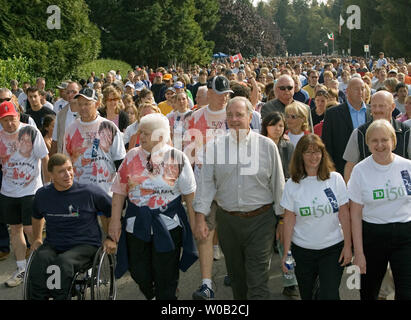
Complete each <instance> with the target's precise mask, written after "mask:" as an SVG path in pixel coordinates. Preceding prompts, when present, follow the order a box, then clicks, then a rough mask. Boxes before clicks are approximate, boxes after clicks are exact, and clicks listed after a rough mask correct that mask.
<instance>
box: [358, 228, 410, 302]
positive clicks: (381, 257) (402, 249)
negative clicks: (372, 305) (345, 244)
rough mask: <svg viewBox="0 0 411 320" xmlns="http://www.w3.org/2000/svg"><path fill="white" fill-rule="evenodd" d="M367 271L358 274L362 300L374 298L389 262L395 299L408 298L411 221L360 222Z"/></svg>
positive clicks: (376, 295)
mask: <svg viewBox="0 0 411 320" xmlns="http://www.w3.org/2000/svg"><path fill="white" fill-rule="evenodd" d="M362 233H363V249H364V255H365V261H366V268H367V270H366V271H367V273H366V274H364V275H361V290H360V295H361V300H376V299H377V297H378V293H379V291H380V287H381V283H382V280H383V278H384V275H385V273H386V271H387V264H388V262H389V263H390V265H391V270H392V275H393V278H394V284H395V299H396V300H411V222H407V223H388V224H373V223H368V222H365V221H363V222H362Z"/></svg>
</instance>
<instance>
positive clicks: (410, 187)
mask: <svg viewBox="0 0 411 320" xmlns="http://www.w3.org/2000/svg"><path fill="white" fill-rule="evenodd" d="M401 176H402V182H403V183H404V186H405V190H406V191H407V195H409V196H411V178H410V174H409V172H408V170H403V171H401Z"/></svg>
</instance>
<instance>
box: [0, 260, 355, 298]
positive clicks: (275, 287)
mask: <svg viewBox="0 0 411 320" xmlns="http://www.w3.org/2000/svg"><path fill="white" fill-rule="evenodd" d="M279 263H280V259H279V255H278V254H274V255H273V258H272V261H271V272H270V280H269V288H270V291H271V299H273V300H287V299H288V298H287V297H285V296H283V295H282V294H281V291H282V274H281V271H280V267H279ZM15 268H16V263H15V259H14V257H12V256H9V258H8V259H7V260H5V261H0V300H21V299H22V286H21V285H20V286H18V287H16V288H7V287H6V286H5V285H4V282H5V281H6V280H7V278H8V277H9V276H10V275H11V274H12V273H13V272H14V270H15ZM225 274H226V268H225V263H224V259H221V260H219V261H216V262H215V263H214V268H213V281H214V282H215V296H216V300H232V299H233V295H232V292H231V288H230V287H226V286H224V284H223V280H224V276H225ZM348 276H349V275H348V274H347V273H346V272H344V275H343V278H342V281H341V287H340V295H341V299H343V300H359V292H358V290H355V289H353V290H349V289H348V288H347V286H346V280H347V277H348ZM199 284H200V265H199V262H198V261H197V262H196V263H195V264H194V265H193V266H192V267H191V268H190V269H189V270H188V271H187V272H180V282H179V291H180V294H179V299H180V300H191V295H192V293H193V291H195V290H196V289H197V287H198V286H199ZM117 287H118V294H117V299H120V300H144V296H143V295H142V294H141V292H140V290H139V289H138V287H137V285H136V284H135V283H134V281H133V280H132V279H131V277H130V275H129V274H128V273H127V274H126V275H125V276H123V277H122V278H121V279H120V280H118V282H117Z"/></svg>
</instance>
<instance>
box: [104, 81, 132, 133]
mask: <svg viewBox="0 0 411 320" xmlns="http://www.w3.org/2000/svg"><path fill="white" fill-rule="evenodd" d="M98 111H99V112H100V115H101V116H102V117H104V118H107V119H108V120H111V121H113V122H114V123H115V125H116V126H117V127H118V128H119V129H120V131H121V132H123V131H124V130H125V129H126V128H127V126H128V124H129V119H128V114H127V112H125V111H124V104H123V101H122V100H121V93H120V92H119V91H118V90H117V89H116V88H114V87H113V86H108V87H107V88H105V89H104V90H103V107H102V108H100V109H99V110H98Z"/></svg>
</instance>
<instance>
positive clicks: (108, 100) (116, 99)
mask: <svg viewBox="0 0 411 320" xmlns="http://www.w3.org/2000/svg"><path fill="white" fill-rule="evenodd" d="M119 100H120V98H113V99H107V100H106V101H107V102H111V101H119Z"/></svg>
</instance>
